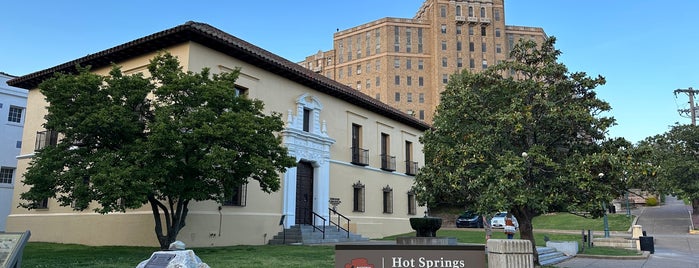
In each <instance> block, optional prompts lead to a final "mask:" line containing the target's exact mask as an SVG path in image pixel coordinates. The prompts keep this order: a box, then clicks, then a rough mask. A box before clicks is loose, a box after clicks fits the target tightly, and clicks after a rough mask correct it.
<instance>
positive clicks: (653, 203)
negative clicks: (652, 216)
mask: <svg viewBox="0 0 699 268" xmlns="http://www.w3.org/2000/svg"><path fill="white" fill-rule="evenodd" d="M657 205H658V198H656V197H655V196H649V197H648V198H646V206H651V207H653V206H657Z"/></svg>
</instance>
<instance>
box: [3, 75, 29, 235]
mask: <svg viewBox="0 0 699 268" xmlns="http://www.w3.org/2000/svg"><path fill="white" fill-rule="evenodd" d="M13 78H15V77H14V76H12V75H9V74H6V73H3V72H0V232H2V231H5V220H6V219H7V215H9V214H10V207H11V206H12V192H13V188H14V183H15V182H16V181H17V176H18V174H21V173H19V172H17V156H18V155H19V152H20V147H21V146H22V127H23V126H24V120H25V113H26V112H25V109H26V105H27V90H25V89H21V88H16V87H11V86H8V85H7V80H10V79H13Z"/></svg>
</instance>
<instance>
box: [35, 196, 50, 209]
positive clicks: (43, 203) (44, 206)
mask: <svg viewBox="0 0 699 268" xmlns="http://www.w3.org/2000/svg"><path fill="white" fill-rule="evenodd" d="M36 208H37V209H47V208H49V199H48V198H44V199H43V200H41V201H39V203H38V204H37V207H36Z"/></svg>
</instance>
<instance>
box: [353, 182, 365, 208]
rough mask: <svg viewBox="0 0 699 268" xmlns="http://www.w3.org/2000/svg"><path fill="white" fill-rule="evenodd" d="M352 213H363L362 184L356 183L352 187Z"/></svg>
mask: <svg viewBox="0 0 699 268" xmlns="http://www.w3.org/2000/svg"><path fill="white" fill-rule="evenodd" d="M352 199H353V202H352V211H354V212H364V184H362V183H361V182H357V183H355V184H354V185H352Z"/></svg>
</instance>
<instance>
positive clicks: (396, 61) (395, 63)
mask: <svg viewBox="0 0 699 268" xmlns="http://www.w3.org/2000/svg"><path fill="white" fill-rule="evenodd" d="M393 68H400V58H398V57H396V58H395V59H393Z"/></svg>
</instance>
